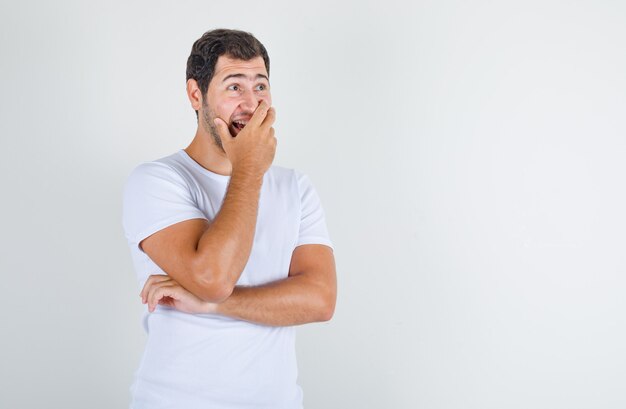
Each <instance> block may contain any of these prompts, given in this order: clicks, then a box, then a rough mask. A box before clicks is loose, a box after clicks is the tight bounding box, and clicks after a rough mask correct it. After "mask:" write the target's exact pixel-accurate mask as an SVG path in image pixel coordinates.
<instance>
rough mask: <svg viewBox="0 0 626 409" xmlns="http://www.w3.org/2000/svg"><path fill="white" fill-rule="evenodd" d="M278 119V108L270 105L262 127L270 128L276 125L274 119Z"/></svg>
mask: <svg viewBox="0 0 626 409" xmlns="http://www.w3.org/2000/svg"><path fill="white" fill-rule="evenodd" d="M275 120H276V109H274V107H270V108H269V109H268V110H267V115H265V119H264V120H263V123H262V124H261V126H262V127H265V128H269V127H271V126H272V125H274V121H275Z"/></svg>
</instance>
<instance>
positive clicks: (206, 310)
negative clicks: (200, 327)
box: [202, 301, 217, 314]
mask: <svg viewBox="0 0 626 409" xmlns="http://www.w3.org/2000/svg"><path fill="white" fill-rule="evenodd" d="M202 313H203V314H217V304H215V303H212V302H208V301H207V302H204V304H203V305H202Z"/></svg>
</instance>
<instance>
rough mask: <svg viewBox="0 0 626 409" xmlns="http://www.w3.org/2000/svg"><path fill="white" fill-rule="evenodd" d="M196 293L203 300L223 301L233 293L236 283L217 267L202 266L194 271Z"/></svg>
mask: <svg viewBox="0 0 626 409" xmlns="http://www.w3.org/2000/svg"><path fill="white" fill-rule="evenodd" d="M193 276H194V284H195V285H194V286H195V287H196V291H195V293H194V294H195V295H196V296H197V297H198V298H200V299H202V300H203V301H207V302H212V303H221V302H223V301H224V300H226V299H227V298H228V297H230V295H231V294H232V293H233V291H234V289H235V283H233V282H232V280H230V279H228V275H227V274H225V273H220V272H219V270H218V269H217V268H202V269H196V270H195V271H194V274H193Z"/></svg>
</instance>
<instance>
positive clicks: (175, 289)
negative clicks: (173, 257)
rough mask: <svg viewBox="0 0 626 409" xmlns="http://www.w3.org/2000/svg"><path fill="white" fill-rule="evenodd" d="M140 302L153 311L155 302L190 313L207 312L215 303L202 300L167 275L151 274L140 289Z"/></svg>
mask: <svg viewBox="0 0 626 409" xmlns="http://www.w3.org/2000/svg"><path fill="white" fill-rule="evenodd" d="M139 296H140V297H141V302H142V303H143V304H146V303H147V304H148V311H150V312H154V310H155V309H156V306H157V304H160V305H165V306H168V307H172V308H176V309H177V310H179V311H182V312H186V313H190V314H209V313H212V312H214V311H215V304H212V303H209V302H205V301H202V300H201V299H199V298H198V297H196V296H195V295H193V294H192V293H190V292H189V291H187V290H185V289H184V288H183V287H182V286H181V285H180V284H178V283H177V282H176V281H175V280H173V279H172V278H171V277H170V276H167V275H151V276H150V277H148V279H147V280H146V283H145V284H144V286H143V289H142V290H141V294H140V295H139Z"/></svg>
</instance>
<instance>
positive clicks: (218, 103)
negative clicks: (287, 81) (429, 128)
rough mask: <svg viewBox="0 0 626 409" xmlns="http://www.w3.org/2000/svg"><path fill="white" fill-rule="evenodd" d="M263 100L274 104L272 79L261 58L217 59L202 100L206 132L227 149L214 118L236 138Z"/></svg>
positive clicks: (225, 57) (223, 57)
mask: <svg viewBox="0 0 626 409" xmlns="http://www.w3.org/2000/svg"><path fill="white" fill-rule="evenodd" d="M263 100H265V101H266V102H267V103H268V105H269V106H271V105H272V95H271V93H270V85H269V78H268V75H267V70H266V69H265V62H264V61H263V58H262V57H255V58H253V59H251V60H249V61H243V60H237V59H233V58H230V57H227V56H225V55H222V56H220V57H219V58H218V60H217V63H216V64H215V71H214V75H213V78H212V79H211V82H210V83H209V88H208V90H207V93H206V97H205V98H204V99H203V100H202V119H203V122H204V125H205V129H207V130H208V131H209V132H210V134H211V136H213V139H214V141H215V143H216V145H217V146H218V147H219V148H220V149H221V150H222V151H223V150H224V149H223V148H222V142H221V139H220V137H219V135H218V133H217V129H216V127H215V124H214V122H213V119H215V118H220V119H222V120H223V121H224V122H226V124H227V125H228V129H229V131H230V134H231V135H232V136H237V134H238V133H239V132H240V131H241V129H243V127H244V126H245V125H246V124H247V123H248V121H249V120H250V118H251V117H252V115H253V114H254V110H255V109H256V107H257V106H258V105H259V103H260V102H261V101H263Z"/></svg>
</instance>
